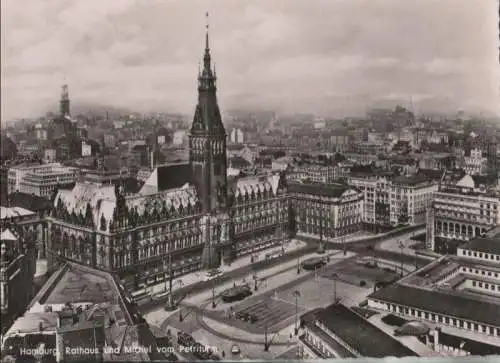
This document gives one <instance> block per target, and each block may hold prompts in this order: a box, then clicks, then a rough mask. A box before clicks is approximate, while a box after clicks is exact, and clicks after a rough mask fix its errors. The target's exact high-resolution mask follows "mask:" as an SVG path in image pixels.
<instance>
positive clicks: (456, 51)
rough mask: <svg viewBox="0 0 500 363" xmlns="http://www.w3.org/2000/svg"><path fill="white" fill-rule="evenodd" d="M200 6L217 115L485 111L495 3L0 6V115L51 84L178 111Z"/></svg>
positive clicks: (189, 88) (110, 100)
mask: <svg viewBox="0 0 500 363" xmlns="http://www.w3.org/2000/svg"><path fill="white" fill-rule="evenodd" d="M207 10H208V11H209V12H210V41H211V48H212V55H213V60H214V61H215V62H216V65H217V73H218V75H219V83H218V85H219V100H220V103H221V107H222V109H223V110H224V109H229V108H236V107H256V108H262V109H267V108H274V109H276V110H277V111H284V112H295V111H298V112H314V113H323V114H326V115H329V114H332V115H333V114H339V113H342V112H353V113H360V112H361V113H363V112H364V110H365V109H366V108H367V107H370V105H371V104H375V103H377V102H378V101H384V102H385V101H387V100H394V102H397V101H400V102H408V103H409V99H410V98H412V99H413V102H414V104H415V105H416V106H419V103H421V104H420V106H421V107H422V108H423V107H424V106H425V108H427V109H438V108H445V110H444V111H450V110H456V109H464V108H465V107H468V106H467V105H470V107H471V108H474V110H497V109H498V79H499V65H498V53H497V52H498V36H497V34H498V30H497V25H498V18H497V16H496V14H497V13H498V12H497V11H496V10H497V4H496V1H495V0H482V1H480V2H479V1H478V2H472V1H470V0H439V1H438V0H427V1H417V0H414V1H404V2H402V1H400V0H377V1H370V0H335V1H333V0H311V1H307V3H306V2H304V1H302V0H252V1H249V0H239V1H237V2H235V1H231V0H214V1H212V0H210V1H201V0H190V1H188V2H187V1H183V0H171V1H165V0H137V1H135V0H119V1H102V0H85V1H65V0H45V1H33V0H2V12H1V13H2V14H1V16H2V34H1V36H2V52H1V53H2V99H1V101H2V118H11V117H25V116H27V117H29V116H37V115H39V114H40V113H43V112H45V111H46V108H47V105H49V104H54V103H55V102H56V101H57V99H58V97H59V88H60V85H61V84H62V83H63V82H67V83H69V85H70V96H71V98H72V101H73V104H75V103H78V102H80V101H82V102H84V101H89V100H95V101H99V102H102V103H105V104H109V105H114V106H129V107H131V108H134V109H136V110H138V111H148V110H154V111H157V110H159V111H175V112H186V113H191V112H192V110H193V107H194V104H195V102H196V75H197V69H198V62H199V61H200V60H201V58H202V51H203V47H204V44H203V43H204V31H205V29H204V23H205V17H204V15H205V11H207ZM49 101H50V102H49Z"/></svg>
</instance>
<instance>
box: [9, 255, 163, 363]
mask: <svg viewBox="0 0 500 363" xmlns="http://www.w3.org/2000/svg"><path fill="white" fill-rule="evenodd" d="M2 355H3V357H5V356H6V355H10V356H13V357H15V358H21V359H22V358H23V357H24V358H26V357H27V356H35V358H36V357H37V355H42V356H45V358H51V360H52V361H54V360H55V361H57V362H68V361H80V362H81V361H112V360H120V361H150V360H153V359H162V360H165V359H166V357H164V356H159V355H158V353H157V349H156V341H155V338H154V335H153V334H152V332H151V331H150V329H149V327H148V325H147V323H146V322H145V320H144V319H143V318H142V317H141V315H140V314H139V312H138V311H137V308H136V305H134V304H133V303H132V298H131V297H130V296H129V295H128V293H126V292H125V287H124V286H123V285H122V284H120V282H119V281H118V280H117V279H116V278H115V277H114V276H113V275H111V274H109V273H107V272H103V271H100V270H95V269H92V268H90V267H86V266H82V265H77V264H74V263H65V264H64V265H63V266H62V267H61V268H60V269H59V270H58V271H56V272H55V273H54V274H53V275H52V276H51V277H50V279H49V280H48V281H47V283H46V284H45V285H44V286H43V287H42V289H41V290H40V291H39V292H38V294H37V295H36V296H35V298H34V299H33V300H32V301H31V303H30V305H29V306H28V310H27V311H26V313H25V314H24V315H23V316H22V317H20V318H18V319H17V320H16V321H15V322H14V324H13V325H12V326H11V327H10V329H9V330H8V331H7V332H6V334H5V335H4V337H3V341H2Z"/></svg>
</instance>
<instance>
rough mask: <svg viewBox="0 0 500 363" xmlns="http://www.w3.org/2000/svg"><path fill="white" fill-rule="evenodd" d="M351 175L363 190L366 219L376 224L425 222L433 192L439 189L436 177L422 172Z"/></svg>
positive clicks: (379, 225) (365, 221) (353, 180)
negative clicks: (403, 174) (414, 173)
mask: <svg viewBox="0 0 500 363" xmlns="http://www.w3.org/2000/svg"><path fill="white" fill-rule="evenodd" d="M348 179H349V184H350V185H352V186H354V187H356V188H358V189H359V190H361V191H362V192H363V193H364V209H363V222H364V223H366V224H367V225H369V226H375V227H389V226H397V225H398V224H409V225H416V224H421V223H425V221H426V211H427V208H428V207H429V206H430V205H431V203H432V194H433V193H434V192H435V191H437V190H438V183H437V182H436V181H434V180H432V179H431V178H429V177H427V176H424V175H421V174H416V175H413V176H409V177H406V176H394V175H393V174H391V173H355V174H353V175H351V176H349V178H348Z"/></svg>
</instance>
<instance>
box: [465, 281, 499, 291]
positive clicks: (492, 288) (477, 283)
mask: <svg viewBox="0 0 500 363" xmlns="http://www.w3.org/2000/svg"><path fill="white" fill-rule="evenodd" d="M483 285H484V288H485V289H490V290H491V291H495V289H496V290H497V291H498V292H500V285H496V284H489V283H487V282H480V281H472V287H476V286H477V287H480V288H483Z"/></svg>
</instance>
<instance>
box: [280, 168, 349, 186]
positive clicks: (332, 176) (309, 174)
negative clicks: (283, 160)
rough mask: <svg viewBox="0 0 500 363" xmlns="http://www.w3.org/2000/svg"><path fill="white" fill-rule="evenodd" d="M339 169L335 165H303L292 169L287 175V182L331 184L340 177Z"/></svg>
mask: <svg viewBox="0 0 500 363" xmlns="http://www.w3.org/2000/svg"><path fill="white" fill-rule="evenodd" d="M341 175H342V174H341V172H340V167H338V166H336V165H326V166H325V165H315V164H312V165H303V166H297V167H294V168H293V171H292V172H290V173H289V174H288V175H287V178H288V179H289V180H310V181H312V182H315V183H327V184H330V183H333V182H334V181H335V180H336V179H338V178H339V177H340V176H341Z"/></svg>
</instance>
